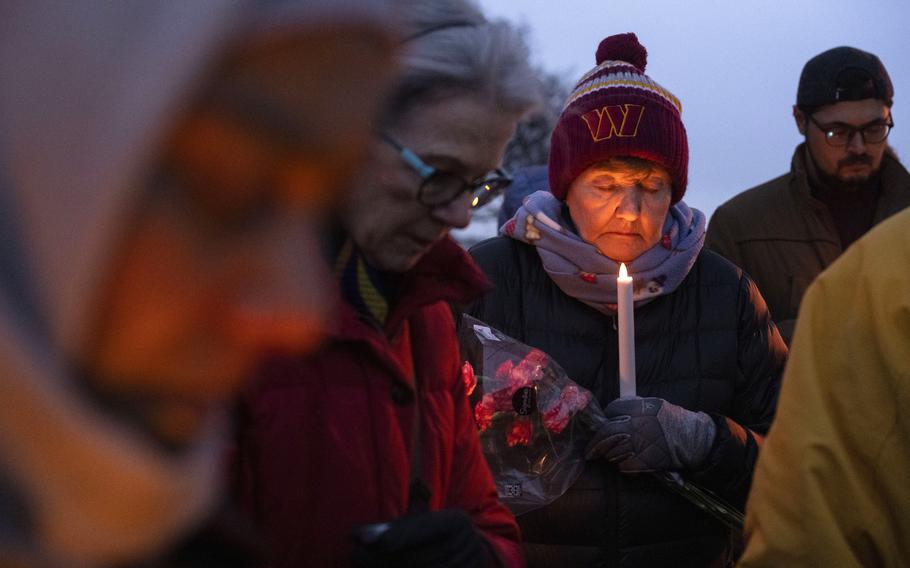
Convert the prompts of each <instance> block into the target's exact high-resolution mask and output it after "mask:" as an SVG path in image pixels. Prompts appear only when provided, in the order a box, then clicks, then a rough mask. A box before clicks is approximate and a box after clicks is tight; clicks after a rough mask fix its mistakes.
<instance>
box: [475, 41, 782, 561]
mask: <svg viewBox="0 0 910 568" xmlns="http://www.w3.org/2000/svg"><path fill="white" fill-rule="evenodd" d="M596 59H597V66H596V67H595V68H594V69H592V70H591V71H589V72H588V73H586V74H585V75H584V76H582V78H581V79H580V80H579V81H578V83H577V84H576V86H575V88H574V90H573V92H572V93H571V95H570V96H569V99H568V101H567V103H566V106H565V109H564V110H563V112H562V115H561V117H560V119H559V122H558V124H557V125H556V128H555V130H554V132H553V137H552V144H551V151H550V152H551V154H550V161H549V182H550V192H543V191H541V192H538V193H535V194H533V195H531V196H530V197H528V198H527V199H526V200H525V202H524V205H523V206H522V207H521V208H519V210H518V212H517V213H516V214H515V216H514V217H513V218H512V219H511V220H509V221H508V222H507V223H506V224H505V225H503V227H502V229H501V236H499V237H496V238H494V239H490V240H488V241H485V242H482V243H480V244H478V245H477V246H475V247H474V248H473V249H472V251H471V253H472V254H473V255H474V257H475V259H476V260H477V262H478V264H479V265H480V266H481V268H483V269H484V271H485V272H486V274H487V276H488V277H489V278H490V279H491V280H492V281H493V283H494V284H495V285H496V289H495V290H494V291H493V292H491V293H489V294H487V295H486V296H485V297H484V298H483V299H481V300H480V301H478V302H477V303H475V304H474V305H473V306H472V308H471V310H470V312H471V314H472V315H474V316H475V317H478V318H480V319H482V320H484V321H486V322H488V323H489V324H491V325H493V326H495V327H497V328H499V329H501V330H502V331H503V332H504V333H507V334H509V335H511V336H513V337H516V338H517V339H519V340H521V341H523V342H525V343H527V344H530V345H532V346H534V347H537V348H539V349H542V350H543V351H545V352H547V353H549V354H550V355H551V356H552V357H553V358H554V359H555V360H556V361H557V362H559V364H560V365H562V366H563V367H564V368H565V370H566V371H567V372H568V374H569V376H570V377H571V378H572V379H573V380H575V381H576V382H578V383H580V384H581V385H582V386H584V387H586V388H588V389H590V390H591V391H592V392H593V393H594V394H595V396H596V397H597V398H598V400H599V402H600V403H601V405H602V406H603V407H604V408H605V411H606V414H607V417H608V418H609V420H608V421H607V423H606V424H605V425H604V426H603V427H602V428H601V430H600V431H599V432H595V433H592V439H591V441H590V443H589V444H588V447H587V450H586V458H587V459H588V462H587V464H586V469H585V472H584V473H583V475H582V477H581V478H580V479H579V481H578V482H576V483H575V485H574V486H573V487H572V488H571V489H570V490H569V491H568V492H567V493H566V494H564V495H563V496H562V497H560V498H559V499H557V500H556V501H555V502H554V503H552V504H550V505H548V506H546V507H543V508H541V509H538V510H535V511H531V512H529V513H526V514H523V515H521V516H519V517H518V521H519V524H520V525H521V527H522V531H523V536H524V539H525V552H526V554H527V556H528V561H529V564H530V565H531V566H557V565H558V566H636V567H639V566H674V567H678V566H713V565H718V564H719V565H723V564H724V563H725V562H728V561H730V560H731V559H732V556H733V552H732V550H731V548H732V547H731V546H729V543H730V534H729V530H728V529H727V528H726V527H725V526H724V525H723V524H721V523H720V522H719V521H717V520H716V519H715V518H714V517H712V516H710V515H709V514H707V513H705V512H703V511H702V510H700V509H698V508H697V507H696V506H695V505H693V504H691V503H689V502H688V501H686V500H685V499H683V498H681V497H679V496H678V495H675V494H673V493H671V492H670V491H668V489H667V488H666V487H663V486H661V484H660V482H658V481H657V480H656V479H655V477H654V476H652V475H642V474H643V473H646V472H647V473H652V472H676V473H679V474H680V475H682V476H683V478H685V479H688V480H690V481H692V482H694V483H697V484H698V485H700V486H701V487H703V488H707V489H709V490H712V491H713V492H715V493H716V494H717V495H719V496H720V497H722V498H724V499H726V500H727V501H728V502H729V503H731V504H733V505H735V506H738V507H740V508H741V507H743V505H744V502H745V498H746V494H747V493H748V490H749V485H750V482H751V476H752V468H753V465H754V463H755V459H756V457H757V453H758V447H759V445H760V443H761V438H762V434H763V433H764V432H765V431H766V430H767V428H768V425H769V424H770V422H771V418H772V416H773V414H774V405H775V402H776V398H777V392H778V386H779V380H780V375H781V372H782V370H783V364H784V360H785V358H786V353H787V350H786V347H785V346H784V343H783V341H782V340H781V338H780V335H779V334H778V332H777V329H776V328H775V326H774V323H773V322H772V321H771V318H770V316H769V314H768V311H767V308H766V307H765V303H764V300H763V299H762V297H761V294H760V293H759V292H758V289H757V288H756V287H755V285H754V284H753V283H752V281H751V280H750V279H749V277H748V276H747V275H746V274H744V273H743V272H742V271H741V270H740V269H738V268H737V267H736V266H734V265H733V264H731V263H729V262H728V261H726V260H725V259H723V258H722V257H720V256H718V255H716V254H714V253H711V252H710V251H706V250H703V249H702V244H703V242H704V233H705V217H704V214H702V213H701V212H700V211H697V210H695V209H691V208H689V207H688V206H686V204H685V203H684V202H683V201H682V198H683V196H684V194H685V191H686V183H687V170H688V158H689V156H688V154H689V152H688V143H687V140H686V130H685V127H684V126H683V123H682V120H681V118H680V112H681V105H680V102H679V100H678V99H677V98H676V97H675V96H673V94H672V93H670V92H669V91H668V90H666V89H665V88H663V87H661V86H660V85H659V84H658V83H656V82H655V81H654V80H652V79H651V78H650V77H648V76H647V75H645V74H644V70H645V65H646V62H647V53H646V51H645V49H644V47H642V46H641V44H639V43H638V39H637V38H636V37H635V35H634V34H622V35H616V36H611V37H608V38H606V39H605V40H603V42H601V44H600V46H599V48H598V50H597V55H596ZM620 263H625V264H626V266H627V267H628V270H629V273H630V274H631V275H632V276H633V278H634V292H633V300H634V304H635V344H636V347H637V350H636V353H635V365H636V368H637V369H638V372H637V393H638V395H640V396H636V397H626V398H619V381H618V376H617V375H618V372H617V371H618V354H617V351H618V348H617V331H616V327H617V326H616V302H617V298H616V278H617V273H618V271H619V266H620Z"/></svg>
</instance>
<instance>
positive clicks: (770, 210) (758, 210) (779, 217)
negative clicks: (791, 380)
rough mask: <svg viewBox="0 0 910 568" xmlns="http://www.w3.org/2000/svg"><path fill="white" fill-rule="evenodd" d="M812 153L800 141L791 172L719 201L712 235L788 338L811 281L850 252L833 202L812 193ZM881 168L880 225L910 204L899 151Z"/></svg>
mask: <svg viewBox="0 0 910 568" xmlns="http://www.w3.org/2000/svg"><path fill="white" fill-rule="evenodd" d="M804 156H805V150H804V145H803V144H800V145H799V146H798V147H797V148H796V152H794V154H793V162H792V166H791V169H790V172H789V173H787V174H784V175H782V176H780V177H777V178H775V179H772V180H771V181H768V182H766V183H764V184H762V185H759V186H758V187H754V188H752V189H749V190H747V191H744V192H742V193H740V194H739V195H737V196H736V197H734V198H733V199H731V200H729V201H727V202H726V203H724V204H723V205H721V206H720V207H718V208H717V210H716V211H715V212H714V215H713V216H712V217H711V222H710V224H709V225H708V234H707V237H706V240H705V246H706V247H708V248H710V249H712V250H714V251H716V252H718V253H720V254H722V255H723V256H725V257H727V258H728V259H730V260H731V261H733V262H734V263H735V264H737V265H739V266H740V267H741V268H742V269H743V270H745V271H746V273H748V274H749V275H750V276H751V277H752V279H753V280H754V281H755V283H756V284H758V288H759V290H761V293H762V296H764V298H765V301H766V302H767V303H768V308H769V309H770V310H771V316H772V318H773V319H774V321H775V323H777V325H778V328H779V329H780V332H781V335H783V337H784V339H785V340H786V341H787V343H788V344H789V342H790V336H791V335H792V333H793V326H794V323H795V320H796V315H797V313H798V312H799V304H800V301H801V300H802V297H803V294H804V293H805V291H806V288H808V286H809V284H811V283H812V281H813V280H815V277H816V276H818V274H819V273H820V272H822V271H823V270H824V269H825V268H827V267H828V266H829V265H830V264H831V263H832V262H834V260H835V259H836V258H837V257H838V256H840V254H841V253H842V252H843V249H842V247H841V243H840V237H839V236H838V234H837V229H836V228H835V226H834V222H833V220H832V218H831V214H830V213H829V212H828V208H827V207H826V206H825V205H824V204H823V203H822V202H821V201H819V200H817V199H815V198H814V197H812V194H811V193H810V189H809V182H808V178H807V174H806V169H805V162H804V160H805V158H804ZM881 172H882V191H881V194H880V195H879V201H878V206H877V207H876V210H875V217H874V221H873V223H874V224H878V223H879V222H881V221H882V220H884V219H886V218H888V217H890V216H891V215H893V214H894V213H897V212H898V211H900V210H902V209H904V208H905V207H907V206H908V205H910V173H908V172H907V170H906V169H905V168H904V166H902V165H901V163H900V162H898V161H897V159H896V157H894V156H893V154H892V153H891V152H886V153H885V156H884V158H883V159H882V169H881Z"/></svg>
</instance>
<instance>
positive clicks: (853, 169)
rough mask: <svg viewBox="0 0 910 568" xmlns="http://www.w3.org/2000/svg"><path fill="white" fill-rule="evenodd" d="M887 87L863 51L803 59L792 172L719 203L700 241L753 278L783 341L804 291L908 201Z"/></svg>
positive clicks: (877, 64)
mask: <svg viewBox="0 0 910 568" xmlns="http://www.w3.org/2000/svg"><path fill="white" fill-rule="evenodd" d="M893 95H894V89H893V87H892V85H891V79H890V78H889V77H888V72H887V71H886V70H885V67H884V65H882V62H881V61H880V60H879V59H878V57H876V56H875V55H873V54H871V53H867V52H865V51H862V50H859V49H856V48H852V47H836V48H834V49H830V50H828V51H825V52H824V53H821V54H819V55H817V56H815V57H813V58H812V59H810V60H809V62H808V63H806V65H805V67H804V68H803V72H802V75H801V76H800V79H799V89H798V92H797V95H796V105H795V106H794V107H793V118H794V119H795V120H796V126H797V128H798V129H799V132H800V134H802V135H803V136H805V143H803V144H800V145H799V146H798V147H797V148H796V151H795V153H794V154H793V161H792V165H791V169H790V172H789V173H787V174H784V175H782V176H780V177H778V178H775V179H773V180H771V181H768V182H766V183H764V184H762V185H760V186H758V187H755V188H752V189H750V190H747V191H745V192H743V193H741V194H739V195H737V196H736V197H734V198H733V199H731V200H729V201H728V202H726V203H724V204H723V205H721V206H720V207H719V208H718V209H717V211H715V213H714V216H713V217H712V218H711V223H710V225H709V226H708V234H707V238H706V245H707V246H708V247H709V248H712V249H714V250H715V251H717V252H719V253H721V254H723V255H724V256H726V257H727V258H729V259H730V260H732V261H733V262H735V263H736V264H738V265H739V266H741V267H742V268H743V269H744V270H745V271H746V272H747V273H749V275H750V276H752V278H753V279H754V280H755V282H756V283H757V284H758V286H759V288H760V289H761V291H762V295H763V296H764V297H765V299H766V300H767V302H768V307H769V309H770V310H771V315H772V317H773V318H774V320H775V321H776V322H777V325H778V327H779V329H780V331H781V334H782V335H783V336H784V338H785V339H786V340H787V342H788V343H789V340H790V336H791V334H792V331H793V325H794V322H795V319H796V315H797V313H798V311H799V305H800V301H801V300H802V296H803V293H804V292H805V291H806V288H807V287H808V286H809V284H810V283H811V282H812V281H813V280H814V279H815V277H816V276H817V275H818V274H819V273H820V272H821V271H823V270H824V269H825V268H826V267H827V266H828V265H830V264H831V263H832V262H833V261H834V260H835V259H836V258H837V257H838V256H840V254H841V253H842V252H843V251H844V250H846V249H847V247H849V246H850V244H851V243H853V242H854V241H855V240H856V239H858V238H859V237H860V236H862V235H863V234H864V233H865V232H866V231H868V230H869V229H870V228H872V226H874V225H876V224H877V223H879V222H880V221H882V220H884V219H885V218H887V217H889V216H891V215H893V214H894V213H896V212H898V211H900V210H901V209H903V208H904V207H906V206H908V205H910V174H908V172H907V170H906V169H905V168H904V166H902V165H901V164H900V162H899V161H898V160H897V156H896V155H895V154H894V152H893V151H892V150H891V148H890V147H889V146H888V144H887V138H888V134H889V133H890V131H891V128H892V127H893V126H894V119H893V117H892V116H891V104H892V97H893Z"/></svg>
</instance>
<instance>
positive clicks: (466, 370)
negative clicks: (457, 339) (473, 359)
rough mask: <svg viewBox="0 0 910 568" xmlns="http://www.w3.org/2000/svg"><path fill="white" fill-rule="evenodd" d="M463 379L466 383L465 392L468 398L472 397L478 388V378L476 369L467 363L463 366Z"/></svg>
mask: <svg viewBox="0 0 910 568" xmlns="http://www.w3.org/2000/svg"><path fill="white" fill-rule="evenodd" d="M461 378H462V380H463V381H464V390H465V392H466V393H467V394H468V396H471V393H472V392H474V389H475V388H476V387H477V377H476V376H474V367H472V366H471V364H470V363H468V362H467V361H465V362H464V365H462V366H461Z"/></svg>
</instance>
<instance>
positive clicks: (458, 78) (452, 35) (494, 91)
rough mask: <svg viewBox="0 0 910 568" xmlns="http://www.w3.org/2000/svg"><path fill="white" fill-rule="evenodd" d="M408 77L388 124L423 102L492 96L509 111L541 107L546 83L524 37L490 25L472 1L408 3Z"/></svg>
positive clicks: (400, 86) (400, 83) (507, 26)
mask: <svg viewBox="0 0 910 568" xmlns="http://www.w3.org/2000/svg"><path fill="white" fill-rule="evenodd" d="M402 4H403V12H402V15H403V19H404V34H405V38H407V39H405V40H404V43H403V45H402V48H403V56H402V76H401V78H400V79H399V81H398V84H397V86H396V88H395V89H394V90H393V93H392V96H391V97H390V100H389V104H388V110H387V112H386V116H385V118H386V122H395V121H396V120H397V119H398V118H400V117H401V116H402V115H403V114H404V113H405V112H406V111H407V109H408V108H411V107H413V106H414V105H416V104H419V103H420V102H424V101H428V100H438V99H440V98H446V97H449V96H457V95H461V94H470V95H473V96H486V97H489V100H490V102H491V103H492V104H494V105H496V106H497V107H499V108H501V109H502V110H504V111H506V112H514V113H516V114H522V113H525V112H527V111H529V110H531V109H532V108H533V107H535V106H536V105H537V104H538V101H539V99H540V81H539V79H538V76H537V73H536V72H535V71H534V70H533V69H532V67H531V65H530V63H529V61H528V47H527V44H526V43H525V41H524V38H523V37H522V34H521V33H520V32H519V30H518V29H516V28H515V27H514V26H511V25H510V24H508V23H506V22H504V21H489V20H487V19H486V17H484V15H483V13H482V12H481V11H480V10H479V8H478V7H477V6H475V5H474V4H473V3H472V2H471V1H470V0H404V1H403V2H402Z"/></svg>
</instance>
